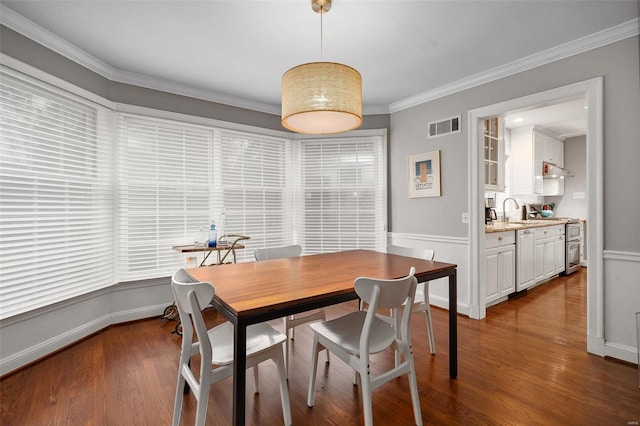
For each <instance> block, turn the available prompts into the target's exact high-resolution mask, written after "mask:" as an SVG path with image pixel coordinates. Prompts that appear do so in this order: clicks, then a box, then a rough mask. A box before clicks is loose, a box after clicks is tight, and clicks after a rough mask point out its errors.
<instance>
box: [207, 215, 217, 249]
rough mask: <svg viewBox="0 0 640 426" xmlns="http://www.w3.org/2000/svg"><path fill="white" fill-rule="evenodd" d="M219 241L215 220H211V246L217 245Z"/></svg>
mask: <svg viewBox="0 0 640 426" xmlns="http://www.w3.org/2000/svg"><path fill="white" fill-rule="evenodd" d="M217 241H218V231H216V224H215V222H213V221H212V222H211V226H210V227H209V247H215V246H216V243H217Z"/></svg>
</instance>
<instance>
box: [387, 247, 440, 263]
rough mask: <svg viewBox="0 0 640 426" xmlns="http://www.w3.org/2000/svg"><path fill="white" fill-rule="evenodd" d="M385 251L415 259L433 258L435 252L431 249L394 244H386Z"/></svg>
mask: <svg viewBox="0 0 640 426" xmlns="http://www.w3.org/2000/svg"><path fill="white" fill-rule="evenodd" d="M387 253H389V254H397V255H400V256H407V257H415V258H417V259H425V260H433V258H434V257H435V254H436V252H435V250H432V249H423V248H413V247H401V246H394V245H389V246H387Z"/></svg>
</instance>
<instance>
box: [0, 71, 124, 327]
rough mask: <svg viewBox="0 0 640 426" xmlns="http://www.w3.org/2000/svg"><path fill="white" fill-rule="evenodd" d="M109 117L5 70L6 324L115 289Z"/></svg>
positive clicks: (1, 240)
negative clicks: (36, 311)
mask: <svg viewBox="0 0 640 426" xmlns="http://www.w3.org/2000/svg"><path fill="white" fill-rule="evenodd" d="M109 116H110V111H108V110H107V109H105V108H104V107H101V106H99V105H97V104H93V103H91V102H89V101H86V100H84V99H81V98H79V97H77V96H74V95H71V94H68V93H66V92H64V91H62V90H60V89H57V88H55V87H53V86H50V85H48V84H46V83H43V82H41V81H38V80H36V79H33V78H31V77H28V76H26V75H23V74H21V73H19V72H17V71H14V70H12V69H10V68H8V67H5V66H2V67H0V130H1V131H0V318H6V317H9V316H12V315H16V314H19V313H22V312H26V311H29V310H33V309H36V308H39V307H42V306H45V305H48V304H52V303H55V302H57V301H61V300H64V299H69V298H71V297H74V296H77V295H80V294H84V293H87V292H89V291H93V290H96V289H99V288H103V287H106V286H109V285H112V284H114V282H115V277H114V271H113V266H114V264H113V244H114V241H113V219H112V218H113V214H112V213H113V185H112V159H113V156H112V141H111V132H110V130H109V127H108V125H109V120H110V118H109Z"/></svg>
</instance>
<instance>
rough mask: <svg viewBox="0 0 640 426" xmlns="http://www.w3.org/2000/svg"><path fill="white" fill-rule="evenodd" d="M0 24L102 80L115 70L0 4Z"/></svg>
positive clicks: (110, 77) (111, 75)
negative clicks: (100, 77) (91, 72)
mask: <svg viewBox="0 0 640 426" xmlns="http://www.w3.org/2000/svg"><path fill="white" fill-rule="evenodd" d="M0 24H2V25H4V26H5V27H7V28H10V29H12V30H13V31H15V32H17V33H19V34H22V35H23V36H25V37H27V38H28V39H30V40H33V41H35V42H36V43H38V44H41V45H43V46H44V47H46V48H47V49H49V50H53V51H54V52H56V53H57V54H59V55H62V56H64V57H65V58H67V59H69V60H71V61H73V62H75V63H77V64H79V65H82V66H83V67H85V68H88V69H89V70H91V71H93V72H95V73H97V74H99V75H101V76H102V77H104V78H107V79H110V80H111V79H112V77H113V75H114V74H115V69H114V68H113V67H111V66H109V65H107V64H105V63H104V62H102V61H100V60H99V59H97V58H95V57H93V56H91V55H89V54H88V53H86V52H85V51H83V50H81V49H79V48H78V47H76V46H74V45H73V44H71V43H69V42H67V41H66V40H63V39H62V38H60V37H58V36H57V35H55V34H53V33H51V32H50V31H47V30H45V29H44V28H42V27H40V26H39V25H36V24H34V23H33V22H32V21H30V20H28V19H26V18H25V17H23V16H22V15H19V14H17V13H16V12H14V11H13V10H11V9H9V8H8V7H6V6H5V5H3V4H0Z"/></svg>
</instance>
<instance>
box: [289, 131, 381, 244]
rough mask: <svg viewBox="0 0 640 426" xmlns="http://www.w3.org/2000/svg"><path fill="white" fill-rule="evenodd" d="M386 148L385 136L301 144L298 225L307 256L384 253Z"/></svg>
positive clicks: (299, 236)
mask: <svg viewBox="0 0 640 426" xmlns="http://www.w3.org/2000/svg"><path fill="white" fill-rule="evenodd" d="M384 147H385V142H384V138H383V137H382V136H363V137H349V138H332V139H309V140H302V141H301V142H300V145H299V150H298V155H297V161H296V162H297V167H298V171H297V174H296V176H297V179H298V183H297V185H296V186H297V199H296V202H297V204H296V224H297V228H298V242H299V243H300V244H302V245H303V248H304V253H305V254H313V253H325V252H332V251H340V250H350V249H357V248H362V249H373V250H384V247H385V239H386V228H385V227H386V223H385V222H386V208H387V207H386V201H385V177H384V172H385V159H384V153H385V148H384Z"/></svg>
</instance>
